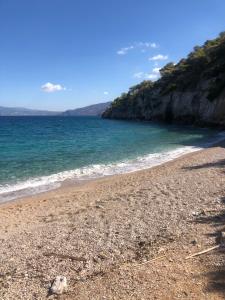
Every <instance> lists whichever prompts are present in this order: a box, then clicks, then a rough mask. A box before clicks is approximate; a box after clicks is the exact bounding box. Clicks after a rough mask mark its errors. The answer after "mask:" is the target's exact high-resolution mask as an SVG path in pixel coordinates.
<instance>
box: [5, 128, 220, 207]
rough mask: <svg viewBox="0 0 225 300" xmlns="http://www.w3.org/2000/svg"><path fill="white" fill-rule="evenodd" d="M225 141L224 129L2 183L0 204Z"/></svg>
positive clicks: (143, 166) (161, 161) (133, 169)
mask: <svg viewBox="0 0 225 300" xmlns="http://www.w3.org/2000/svg"><path fill="white" fill-rule="evenodd" d="M223 140H225V132H224V131H221V132H219V133H218V134H217V135H216V136H215V137H213V138H212V139H211V140H210V139H209V140H208V141H207V142H205V143H204V144H203V143H202V144H198V145H197V144H196V145H192V146H191V145H190V146H183V147H177V148H175V149H171V150H167V151H165V152H158V153H150V154H146V155H144V156H139V157H136V158H134V159H132V160H123V161H119V162H114V163H111V164H98V165H97V164H96V165H95V164H93V165H89V166H85V167H82V168H79V169H74V170H67V171H62V172H60V173H56V174H51V175H48V176H41V177H38V178H30V179H28V180H26V181H21V182H18V183H15V184H13V185H5V186H2V187H1V188H0V205H1V204H2V203H5V202H8V201H14V200H17V199H21V198H27V197H32V196H35V195H38V194H42V193H46V192H50V191H52V190H58V189H59V188H61V187H64V186H67V185H74V186H76V185H80V184H81V185H82V184H84V183H85V182H89V181H92V180H97V179H99V178H105V177H110V176H115V175H121V174H129V173H133V172H136V171H141V170H146V169H149V168H153V167H155V166H158V165H161V164H164V163H166V162H168V161H172V160H175V159H177V158H179V157H182V156H183V155H186V154H188V153H193V152H196V151H200V150H202V149H205V148H208V147H211V146H213V145H216V144H218V143H220V142H221V141H223Z"/></svg>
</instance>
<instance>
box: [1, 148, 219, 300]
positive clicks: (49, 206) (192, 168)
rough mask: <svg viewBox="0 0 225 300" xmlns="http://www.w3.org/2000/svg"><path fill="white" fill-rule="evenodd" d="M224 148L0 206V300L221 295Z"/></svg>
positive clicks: (168, 297)
mask: <svg viewBox="0 0 225 300" xmlns="http://www.w3.org/2000/svg"><path fill="white" fill-rule="evenodd" d="M224 146H225V143H220V144H219V145H216V146H214V147H210V148H206V149H204V150H201V151H197V152H194V153H189V154H186V155H184V156H182V157H179V158H177V159H175V160H172V161H169V162H166V163H164V164H162V165H159V166H156V167H153V168H150V169H146V170H142V171H136V172H133V173H128V174H121V175H115V176H109V177H104V178H101V179H97V180H92V181H87V182H83V183H81V184H79V185H74V186H73V185H68V186H64V187H62V188H60V189H56V190H53V191H50V192H47V193H43V194H39V195H36V196H32V197H29V198H24V199H19V200H16V201H11V202H7V203H3V204H1V206H0V240H1V247H0V259H1V263H0V294H1V296H0V299H2V300H8V299H26V300H29V299H46V298H47V297H48V299H55V298H58V299H82V300H83V299H107V300H108V299H198V300H199V299H224V297H225V284H224V272H225V266H224V252H223V251H221V250H219V251H218V250H215V251H211V252H209V253H205V254H202V255H199V256H196V257H193V258H191V259H188V260H186V259H185V258H186V257H187V256H188V255H190V254H193V253H195V252H199V251H201V250H205V249H207V248H210V247H212V246H214V245H217V243H218V236H219V233H220V232H221V231H223V229H224V221H225V216H224V200H225V190H224V186H225V176H224V175H225V174H224V167H225V148H224ZM57 275H63V276H66V278H67V280H68V290H67V292H65V293H64V294H62V295H61V296H55V295H48V289H49V285H50V284H51V282H52V280H54V278H55V277H56V276H57Z"/></svg>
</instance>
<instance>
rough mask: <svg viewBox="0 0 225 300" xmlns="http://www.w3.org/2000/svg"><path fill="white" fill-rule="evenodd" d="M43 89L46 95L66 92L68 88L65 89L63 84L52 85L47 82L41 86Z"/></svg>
mask: <svg viewBox="0 0 225 300" xmlns="http://www.w3.org/2000/svg"><path fill="white" fill-rule="evenodd" d="M41 89H42V91H43V92H46V93H53V92H58V91H65V90H66V88H65V87H63V86H62V85H61V84H54V83H51V82H47V83H45V84H43V85H42V86H41Z"/></svg>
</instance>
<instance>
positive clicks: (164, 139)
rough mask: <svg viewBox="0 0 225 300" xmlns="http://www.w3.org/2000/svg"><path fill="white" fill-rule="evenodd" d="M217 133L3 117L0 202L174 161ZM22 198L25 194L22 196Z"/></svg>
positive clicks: (125, 123) (98, 121)
mask: <svg viewBox="0 0 225 300" xmlns="http://www.w3.org/2000/svg"><path fill="white" fill-rule="evenodd" d="M217 134H218V132H216V131H214V130H206V129H195V128H192V127H177V126H165V125H157V124H152V123H147V122H128V121H113V120H103V119H100V118H97V117H66V118H65V117H1V118H0V153H1V156H0V200H1V201H5V200H8V199H11V198H15V197H18V195H24V194H31V193H36V192H40V191H43V190H47V189H50V188H53V187H56V186H59V185H60V184H61V183H62V182H63V181H64V180H66V179H70V180H82V179H89V178H96V177H100V176H105V175H112V174H117V173H124V172H131V171H134V170H137V169H143V168H145V167H149V166H152V165H155V164H158V163H160V162H162V161H165V160H168V159H172V158H174V157H176V156H179V155H180V154H182V153H184V152H189V151H192V150H193V147H196V146H198V145H204V144H205V143H206V142H207V141H209V140H210V139H213V138H215V137H216V135H217ZM22 192H23V193H22Z"/></svg>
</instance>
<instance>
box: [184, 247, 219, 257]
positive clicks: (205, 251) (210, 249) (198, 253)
mask: <svg viewBox="0 0 225 300" xmlns="http://www.w3.org/2000/svg"><path fill="white" fill-rule="evenodd" d="M220 247H221V246H220V245H216V246H213V247H211V248H208V249H205V250H203V251H200V252H197V253H194V254H191V255H189V256H187V257H185V259H190V258H192V257H195V256H199V255H201V254H204V253H207V252H210V251H212V250H215V249H218V248H220Z"/></svg>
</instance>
